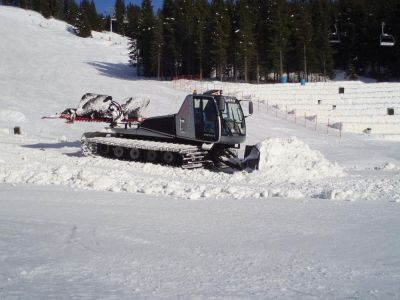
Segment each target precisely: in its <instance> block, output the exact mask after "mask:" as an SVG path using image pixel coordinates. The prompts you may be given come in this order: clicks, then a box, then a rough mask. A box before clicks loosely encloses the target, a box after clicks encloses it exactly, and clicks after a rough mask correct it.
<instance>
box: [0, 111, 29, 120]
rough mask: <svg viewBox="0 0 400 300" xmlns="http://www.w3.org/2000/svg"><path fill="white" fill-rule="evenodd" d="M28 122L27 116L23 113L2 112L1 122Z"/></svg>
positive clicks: (0, 114)
mask: <svg viewBox="0 0 400 300" xmlns="http://www.w3.org/2000/svg"><path fill="white" fill-rule="evenodd" d="M26 120H27V119H26V116H25V115H24V114H23V113H22V112H19V111H14V110H0V121H7V122H25V121H26Z"/></svg>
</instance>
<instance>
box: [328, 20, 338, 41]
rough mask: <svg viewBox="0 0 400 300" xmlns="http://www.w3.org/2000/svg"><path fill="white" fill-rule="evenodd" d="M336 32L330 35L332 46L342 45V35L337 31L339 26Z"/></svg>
mask: <svg viewBox="0 0 400 300" xmlns="http://www.w3.org/2000/svg"><path fill="white" fill-rule="evenodd" d="M334 26H335V32H331V33H329V42H331V43H332V44H339V43H340V35H339V31H338V29H337V25H336V24H335V25H334Z"/></svg>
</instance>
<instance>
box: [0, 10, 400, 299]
mask: <svg viewBox="0 0 400 300" xmlns="http://www.w3.org/2000/svg"><path fill="white" fill-rule="evenodd" d="M93 35H94V37H93V38H92V39H81V38H78V37H76V36H75V35H73V34H72V33H71V28H70V27H69V26H68V25H67V24H65V23H63V22H60V21H56V20H52V19H50V20H46V19H44V18H42V17H41V16H40V15H39V14H37V13H35V12H32V11H26V10H20V9H16V8H10V7H4V6H0V37H1V40H2V43H0V104H1V105H0V228H1V229H0V299H3V298H4V299H15V298H17V299H19V298H21V299H54V298H57V299H71V298H86V299H98V298H101V299H127V298H158V299H159V298H163V299H165V298H174V299H175V298H199V299H203V298H228V299H232V298H246V299H247V298H257V299H259V298H279V299H311V298H319V299H321V298H322V299H327V298H329V299H343V298H357V299H376V298H378V299H397V298H399V297H400V288H399V287H400V276H399V274H400V264H399V263H398V259H397V256H398V253H399V252H400V242H399V240H398V238H397V237H398V235H399V234H400V221H399V219H398V215H399V213H400V205H399V204H400V193H399V188H400V151H399V145H400V144H399V143H398V142H396V141H387V140H382V139H381V138H380V137H375V136H374V135H362V134H351V133H346V134H344V135H343V137H342V138H339V137H337V136H331V135H326V134H321V133H318V132H314V131H311V130H309V129H307V128H302V127H301V126H298V125H296V124H292V123H289V122H287V121H285V120H281V119H276V118H275V117H274V116H272V115H270V114H267V113H266V112H265V111H262V110H259V111H257V110H256V112H255V114H254V115H253V116H252V117H250V118H248V119H247V124H248V129H247V132H248V140H247V143H248V144H255V143H258V142H262V156H261V162H260V171H258V172H253V173H247V172H236V173H233V174H229V173H225V172H211V171H208V170H192V171H188V170H182V169H178V168H170V167H165V166H159V165H151V164H143V163H134V162H124V161H115V160H107V159H103V158H90V157H83V156H82V154H81V151H80V145H79V139H80V136H81V134H82V133H83V132H84V131H90V130H99V129H100V128H101V127H100V126H99V125H98V124H95V125H93V124H75V125H70V124H65V123H64V122H63V121H60V120H42V119H41V117H42V116H44V115H50V114H53V113H55V112H59V111H62V110H63V109H65V108H67V107H76V106H77V104H78V102H79V99H80V98H81V96H82V95H83V94H85V93H86V92H94V93H99V94H106V95H112V96H113V97H114V98H115V99H117V100H118V99H123V98H126V97H128V96H137V97H143V98H145V99H150V100H151V102H150V105H149V107H148V109H147V110H146V113H147V114H148V115H149V116H152V115H160V114H169V113H175V112H177V110H178V109H179V107H180V105H181V103H182V101H183V99H184V97H185V95H186V94H187V91H185V90H181V89H176V88H174V87H173V85H172V84H171V82H158V81H153V80H144V79H140V78H135V76H134V70H133V69H132V68H130V67H129V66H128V56H127V40H126V39H125V38H123V37H121V36H118V35H115V34H110V33H93ZM335 84H340V85H341V84H343V85H345V84H348V83H346V82H343V83H340V82H339V83H335ZM360 85H361V83H360ZM388 85H391V84H388ZM327 86H328V85H327ZM234 88H235V89H236V90H240V89H243V90H244V91H246V89H247V88H248V85H241V84H235V85H234ZM268 88H269V86H265V87H263V89H265V90H266V91H267V92H268V93H271V94H273V93H274V89H276V88H277V87H271V89H272V90H271V91H268ZM307 88H308V89H309V90H310V93H314V94H316V95H318V92H320V91H321V90H323V89H324V86H323V85H322V86H321V87H318V89H313V86H312V85H309V86H308V87H307ZM391 88H396V85H395V84H393V86H392V87H391ZM279 89H282V90H283V91H284V93H285V94H287V95H291V94H292V93H293V92H294V90H296V89H297V88H296V89H295V88H294V86H292V85H284V86H279ZM14 126H20V127H21V129H22V133H23V134H22V135H21V136H17V135H13V134H12V130H13V127H14Z"/></svg>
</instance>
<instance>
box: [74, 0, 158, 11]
mask: <svg viewBox="0 0 400 300" xmlns="http://www.w3.org/2000/svg"><path fill="white" fill-rule="evenodd" d="M77 2H78V3H79V0H77ZM129 2H132V3H135V4H137V5H140V4H141V3H142V0H125V4H126V5H127V4H128V3H129ZM94 3H95V4H96V9H97V12H98V13H105V12H108V11H109V9H110V8H111V7H114V4H115V0H94ZM161 4H162V0H153V6H154V8H155V9H158V8H160V7H161Z"/></svg>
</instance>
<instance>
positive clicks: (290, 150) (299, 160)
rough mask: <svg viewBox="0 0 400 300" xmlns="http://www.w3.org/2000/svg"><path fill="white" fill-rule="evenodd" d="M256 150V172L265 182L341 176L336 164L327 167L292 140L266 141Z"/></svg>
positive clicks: (314, 153) (317, 155) (319, 157)
mask: <svg viewBox="0 0 400 300" xmlns="http://www.w3.org/2000/svg"><path fill="white" fill-rule="evenodd" d="M257 146H258V148H259V149H260V164H259V170H260V172H261V173H262V174H263V176H266V177H268V178H274V179H277V180H280V181H285V180H289V181H298V180H307V179H321V178H326V177H341V176H344V175H345V173H344V171H343V169H342V168H341V167H340V166H339V165H338V164H336V163H331V162H330V161H328V160H327V159H326V158H325V157H324V156H323V155H322V153H321V152H319V151H316V150H312V149H310V147H309V146H308V145H307V144H305V143H304V142H303V141H301V140H299V139H298V138H296V137H292V138H272V139H267V140H265V141H263V142H261V143H259V144H258V145H257Z"/></svg>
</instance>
